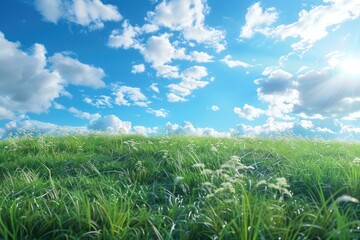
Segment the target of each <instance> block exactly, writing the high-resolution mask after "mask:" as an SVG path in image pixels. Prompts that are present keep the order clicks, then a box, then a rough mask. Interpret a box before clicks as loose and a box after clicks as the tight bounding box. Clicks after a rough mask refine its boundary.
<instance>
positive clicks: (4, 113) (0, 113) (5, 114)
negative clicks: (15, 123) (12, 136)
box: [0, 106, 15, 120]
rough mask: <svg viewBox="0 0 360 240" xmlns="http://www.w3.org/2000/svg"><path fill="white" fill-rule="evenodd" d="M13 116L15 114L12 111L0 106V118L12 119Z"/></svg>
mask: <svg viewBox="0 0 360 240" xmlns="http://www.w3.org/2000/svg"><path fill="white" fill-rule="evenodd" d="M14 117H15V114H14V113H13V112H12V111H10V110H8V109H6V108H3V107H1V106H0V120H1V119H12V118H14Z"/></svg>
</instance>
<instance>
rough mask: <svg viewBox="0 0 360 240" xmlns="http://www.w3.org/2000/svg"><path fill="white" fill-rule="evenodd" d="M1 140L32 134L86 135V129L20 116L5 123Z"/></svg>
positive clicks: (0, 130) (1, 130)
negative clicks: (11, 136)
mask: <svg viewBox="0 0 360 240" xmlns="http://www.w3.org/2000/svg"><path fill="white" fill-rule="evenodd" d="M1 132H2V136H0V137H1V138H6V137H8V136H10V135H13V134H19V133H20V134H21V133H33V134H42V135H44V134H50V135H65V134H82V133H87V132H88V131H87V129H86V127H73V126H59V125H56V124H52V123H47V122H41V121H37V120H32V119H30V118H29V117H27V116H25V115H22V116H19V117H17V118H16V119H14V120H12V121H9V122H7V123H6V124H5V125H4V128H3V129H0V133H1Z"/></svg>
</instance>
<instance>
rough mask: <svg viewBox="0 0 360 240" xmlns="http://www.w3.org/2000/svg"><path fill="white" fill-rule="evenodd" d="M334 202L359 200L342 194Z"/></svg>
mask: <svg viewBox="0 0 360 240" xmlns="http://www.w3.org/2000/svg"><path fill="white" fill-rule="evenodd" d="M336 203H359V200H358V199H356V198H354V197H351V196H348V195H342V196H341V197H338V198H337V199H336Z"/></svg>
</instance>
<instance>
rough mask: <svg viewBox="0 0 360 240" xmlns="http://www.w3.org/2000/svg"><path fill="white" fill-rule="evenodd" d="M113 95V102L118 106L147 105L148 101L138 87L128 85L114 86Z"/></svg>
mask: <svg viewBox="0 0 360 240" xmlns="http://www.w3.org/2000/svg"><path fill="white" fill-rule="evenodd" d="M113 94H114V95H115V100H114V101H115V104H117V105H119V106H122V105H123V106H131V105H135V106H139V107H147V106H148V104H149V103H150V102H149V101H147V97H146V96H145V95H144V94H143V93H142V92H141V90H140V88H134V87H129V86H119V87H116V88H115V91H114V93H113Z"/></svg>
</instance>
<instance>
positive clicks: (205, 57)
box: [190, 51, 214, 63]
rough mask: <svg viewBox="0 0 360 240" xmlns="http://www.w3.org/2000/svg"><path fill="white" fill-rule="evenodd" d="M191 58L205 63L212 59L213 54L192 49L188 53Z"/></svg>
mask: <svg viewBox="0 0 360 240" xmlns="http://www.w3.org/2000/svg"><path fill="white" fill-rule="evenodd" d="M190 55H191V57H192V60H193V61H195V62H199V63H207V62H212V61H213V58H214V57H213V56H211V55H209V54H207V53H206V52H198V51H193V52H191V53H190Z"/></svg>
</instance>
